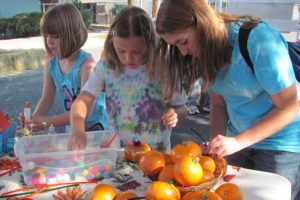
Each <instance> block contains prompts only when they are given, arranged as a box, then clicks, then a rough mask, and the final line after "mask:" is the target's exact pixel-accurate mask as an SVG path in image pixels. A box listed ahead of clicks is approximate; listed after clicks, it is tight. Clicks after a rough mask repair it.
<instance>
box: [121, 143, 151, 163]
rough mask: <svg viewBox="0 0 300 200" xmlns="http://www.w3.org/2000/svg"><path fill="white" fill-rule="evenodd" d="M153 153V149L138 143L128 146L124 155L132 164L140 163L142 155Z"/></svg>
mask: <svg viewBox="0 0 300 200" xmlns="http://www.w3.org/2000/svg"><path fill="white" fill-rule="evenodd" d="M148 151H151V147H150V146H149V145H148V144H147V143H143V142H142V143H141V142H136V143H133V144H131V145H127V147H126V148H125V151H124V154H125V158H126V159H127V160H129V161H130V162H139V160H140V159H141V157H142V155H144V154H145V153H147V152H148Z"/></svg>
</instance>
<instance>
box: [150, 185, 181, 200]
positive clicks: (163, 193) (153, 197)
mask: <svg viewBox="0 0 300 200" xmlns="http://www.w3.org/2000/svg"><path fill="white" fill-rule="evenodd" d="M145 198H146V200H166V199H170V200H180V199H181V196H180V192H179V190H178V189H177V188H176V187H175V186H174V185H173V184H169V183H167V182H164V181H153V182H152V183H150V184H149V186H148V187H147V189H146V192H145Z"/></svg>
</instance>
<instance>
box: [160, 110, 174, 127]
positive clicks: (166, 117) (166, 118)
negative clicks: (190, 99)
mask: <svg viewBox="0 0 300 200" xmlns="http://www.w3.org/2000/svg"><path fill="white" fill-rule="evenodd" d="M161 119H162V123H163V124H164V125H165V126H166V127H167V128H173V127H175V126H176V125H177V123H178V115H177V113H176V111H175V109H174V108H168V109H167V110H166V111H165V112H164V113H163V115H162V117H161Z"/></svg>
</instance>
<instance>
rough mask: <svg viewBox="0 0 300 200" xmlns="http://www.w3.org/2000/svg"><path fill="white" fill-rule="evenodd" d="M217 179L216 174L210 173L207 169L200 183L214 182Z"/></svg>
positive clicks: (204, 170)
mask: <svg viewBox="0 0 300 200" xmlns="http://www.w3.org/2000/svg"><path fill="white" fill-rule="evenodd" d="M215 178H216V177H215V175H214V173H212V172H210V171H208V170H207V169H203V176H202V178H201V181H200V183H205V182H209V181H212V180H214V179H215Z"/></svg>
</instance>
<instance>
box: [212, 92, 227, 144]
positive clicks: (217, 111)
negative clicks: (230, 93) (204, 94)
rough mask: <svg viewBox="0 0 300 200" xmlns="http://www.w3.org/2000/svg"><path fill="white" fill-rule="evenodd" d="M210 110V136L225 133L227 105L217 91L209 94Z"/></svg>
mask: <svg viewBox="0 0 300 200" xmlns="http://www.w3.org/2000/svg"><path fill="white" fill-rule="evenodd" d="M210 101H211V111H210V127H209V133H210V138H211V139H212V138H214V137H215V136H217V135H219V134H220V135H225V134H226V131H227V124H228V114H227V106H226V103H225V100H224V99H223V97H222V96H221V95H219V94H217V93H211V94H210Z"/></svg>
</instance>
